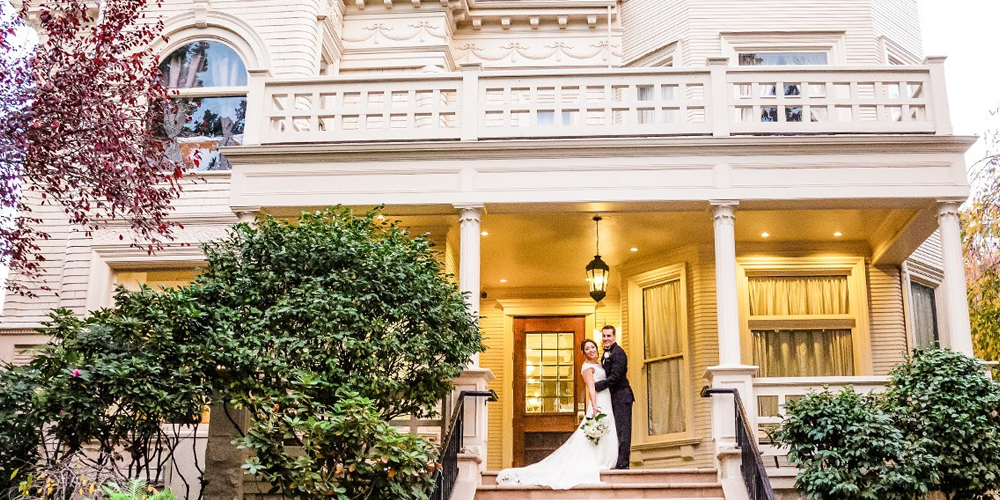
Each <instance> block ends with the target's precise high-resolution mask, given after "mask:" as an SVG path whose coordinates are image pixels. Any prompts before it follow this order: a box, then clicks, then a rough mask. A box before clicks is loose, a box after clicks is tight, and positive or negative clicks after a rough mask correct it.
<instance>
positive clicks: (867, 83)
mask: <svg viewBox="0 0 1000 500" xmlns="http://www.w3.org/2000/svg"><path fill="white" fill-rule="evenodd" d="M254 78H255V79H256V81H254V82H252V83H251V89H252V90H251V93H250V103H249V104H250V105H249V110H248V116H247V133H246V141H247V143H248V144H280V143H309V142H354V141H408V140H409V141H416V140H421V141H426V140H465V141H475V140H491V139H505V138H573V137H576V138H579V137H640V136H699V135H701V136H717V137H726V136H732V135H760V134H780V135H788V134H843V133H850V134H857V133H888V134H896V133H925V134H950V133H951V127H950V123H949V121H948V120H949V119H948V107H947V100H946V97H945V93H944V78H943V65H942V60H940V59H931V60H929V61H928V64H926V65H922V66H880V67H827V66H809V67H806V66H799V67H733V66H727V65H726V64H725V60H724V59H721V60H711V61H710V64H709V65H708V66H707V67H705V68H618V69H601V70H569V69H567V70H546V71H525V72H518V73H513V72H509V71H503V72H501V71H496V72H494V71H482V70H480V69H478V67H464V68H463V70H462V71H461V72H456V73H448V74H434V75H426V74H400V75H392V76H388V75H370V76H365V77H363V78H359V77H343V76H338V77H312V78H298V79H273V78H266V77H256V76H255V77H254Z"/></svg>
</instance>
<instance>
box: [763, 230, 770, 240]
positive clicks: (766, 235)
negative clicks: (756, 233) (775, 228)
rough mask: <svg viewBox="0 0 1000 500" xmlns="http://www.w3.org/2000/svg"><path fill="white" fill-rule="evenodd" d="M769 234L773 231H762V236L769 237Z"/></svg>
mask: <svg viewBox="0 0 1000 500" xmlns="http://www.w3.org/2000/svg"><path fill="white" fill-rule="evenodd" d="M768 236H771V233H769V232H767V231H764V232H763V233H760V237H761V238H767V237H768Z"/></svg>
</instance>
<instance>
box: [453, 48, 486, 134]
mask: <svg viewBox="0 0 1000 500" xmlns="http://www.w3.org/2000/svg"><path fill="white" fill-rule="evenodd" d="M459 67H460V68H461V69H462V98H461V99H462V123H461V127H462V131H461V136H460V137H461V139H462V140H463V141H478V140H479V74H480V73H481V72H482V70H483V65H482V63H467V64H462V65H460V66H459Z"/></svg>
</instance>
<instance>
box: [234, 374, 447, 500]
mask: <svg viewBox="0 0 1000 500" xmlns="http://www.w3.org/2000/svg"><path fill="white" fill-rule="evenodd" d="M303 385H309V384H308V383H304V384H303ZM340 397H341V399H340V400H339V401H338V402H337V403H335V404H334V405H333V407H324V406H322V405H317V404H315V403H314V402H313V401H311V399H310V398H309V396H307V395H306V393H305V392H301V391H292V392H290V393H289V394H287V396H286V397H283V398H277V399H268V400H267V401H266V403H272V402H273V404H272V405H271V406H268V405H267V404H263V405H260V406H257V412H256V414H255V416H256V419H255V420H254V423H253V425H252V427H251V428H250V430H249V431H248V432H247V435H246V437H245V438H244V439H243V440H242V441H241V446H242V447H246V448H250V449H251V450H252V452H253V454H254V455H253V458H252V459H251V460H250V461H249V462H248V463H247V464H246V465H245V466H244V468H245V469H246V470H247V472H249V473H251V474H260V475H261V476H262V477H263V478H264V479H265V480H267V481H269V482H271V483H272V484H274V485H275V486H276V487H278V488H279V489H280V490H281V491H283V492H284V494H285V496H292V497H296V498H315V497H317V496H322V497H324V498H336V499H338V500H351V499H362V498H392V499H395V500H420V499H426V498H427V491H428V490H429V489H430V488H433V480H432V476H431V474H430V473H431V472H433V471H434V469H435V467H436V464H435V458H436V453H435V451H434V449H433V448H432V446H431V445H429V444H428V443H427V442H426V441H425V440H424V439H422V438H420V437H419V436H416V435H414V434H408V433H401V432H399V431H397V430H395V429H393V428H392V427H390V426H389V424H388V423H386V421H385V420H383V419H382V418H381V417H380V416H379V414H378V411H377V410H376V407H375V402H374V401H372V400H370V399H367V398H362V397H360V396H358V395H357V394H356V393H342V394H341V395H340ZM287 436H296V438H297V440H298V444H299V445H300V446H299V447H296V448H295V449H292V450H289V449H288V448H286V447H285V446H284V445H283V441H284V440H285V439H286V438H287Z"/></svg>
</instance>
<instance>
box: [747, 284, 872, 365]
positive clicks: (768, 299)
mask: <svg viewBox="0 0 1000 500" xmlns="http://www.w3.org/2000/svg"><path fill="white" fill-rule="evenodd" d="M747 283H748V286H747V293H748V303H749V306H750V331H751V335H752V338H753V359H754V364H755V365H757V366H759V367H760V376H762V377H816V376H844V375H854V345H853V339H852V332H851V328H847V327H845V326H847V324H848V323H850V322H851V321H852V316H851V306H850V292H849V285H848V282H847V276H787V277H786V276H759V277H749V278H748V279H747Z"/></svg>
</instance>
